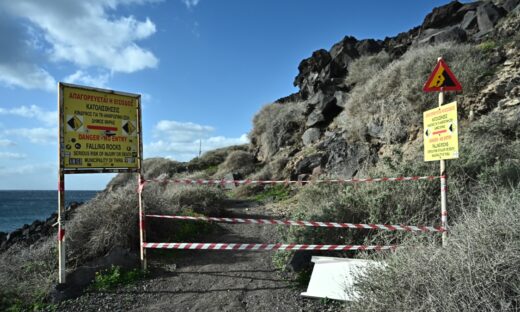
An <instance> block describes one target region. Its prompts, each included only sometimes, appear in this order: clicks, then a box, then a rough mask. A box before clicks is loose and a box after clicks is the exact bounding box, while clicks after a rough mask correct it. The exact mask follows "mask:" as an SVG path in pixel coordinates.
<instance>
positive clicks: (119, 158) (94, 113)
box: [58, 82, 143, 174]
mask: <svg viewBox="0 0 520 312" xmlns="http://www.w3.org/2000/svg"><path fill="white" fill-rule="evenodd" d="M58 106H59V108H58V111H59V138H60V141H59V164H60V170H63V172H64V173H67V174H69V173H119V172H140V171H141V164H142V154H143V153H142V151H143V146H142V131H141V129H142V127H141V122H142V121H141V95H139V94H133V93H126V92H120V91H114V90H107V89H99V88H92V87H85V86H79V85H73V84H67V83H62V82H60V83H59V84H58Z"/></svg>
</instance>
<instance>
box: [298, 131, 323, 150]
mask: <svg viewBox="0 0 520 312" xmlns="http://www.w3.org/2000/svg"><path fill="white" fill-rule="evenodd" d="M320 136H321V131H320V129H318V128H309V129H307V130H306V131H305V132H304V133H303V135H302V141H303V145H305V146H309V145H311V144H313V143H315V142H317V141H318V140H319V139H320Z"/></svg>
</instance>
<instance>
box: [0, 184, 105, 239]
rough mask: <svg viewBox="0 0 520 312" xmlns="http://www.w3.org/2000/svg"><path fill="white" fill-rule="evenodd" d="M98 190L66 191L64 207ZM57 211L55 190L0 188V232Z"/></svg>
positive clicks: (43, 218)
mask: <svg viewBox="0 0 520 312" xmlns="http://www.w3.org/2000/svg"><path fill="white" fill-rule="evenodd" d="M98 192H100V191H67V192H66V193H65V203H66V205H65V207H67V206H68V205H69V203H71V202H86V201H88V200H90V199H92V198H94V196H96V194H97V193H98ZM57 211H58V192H57V191H2V190H0V232H6V233H8V232H11V231H13V230H16V229H17V228H20V227H22V226H23V225H24V224H31V223H33V222H34V221H35V220H45V219H47V218H48V217H50V216H51V214H52V213H53V212H57Z"/></svg>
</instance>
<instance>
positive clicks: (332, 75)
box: [250, 0, 520, 178]
mask: <svg viewBox="0 0 520 312" xmlns="http://www.w3.org/2000/svg"><path fill="white" fill-rule="evenodd" d="M519 3H520V1H518V0H506V1H494V2H490V1H476V2H472V3H467V4H462V3H460V2H458V1H453V2H451V3H449V4H447V5H444V6H442V7H438V8H435V9H434V10H433V11H432V12H431V13H429V14H428V15H427V16H426V17H425V18H424V21H423V23H422V25H420V26H418V27H415V28H413V29H411V30H409V31H408V32H403V33H401V34H399V35H397V36H395V37H392V38H385V39H384V40H373V39H366V40H357V39H356V38H354V37H350V36H347V37H345V38H343V39H342V40H341V41H339V42H338V43H336V44H334V45H333V46H332V47H331V48H330V49H329V50H325V49H321V50H318V51H314V52H313V53H312V55H311V56H310V57H309V58H307V59H304V60H303V61H301V63H300V65H299V66H298V70H299V73H298V75H297V76H296V77H295V79H294V85H295V86H297V87H298V88H299V91H298V92H297V93H294V94H291V95H289V96H287V97H284V98H281V99H278V100H277V101H275V102H274V103H272V104H269V105H266V106H265V107H264V108H263V109H262V110H261V111H260V112H259V113H258V114H257V115H256V116H255V118H254V120H253V124H254V127H253V130H252V131H251V133H250V138H251V143H252V149H253V151H254V154H255V156H256V157H257V159H258V160H259V161H261V162H263V163H265V164H267V165H272V164H276V166H277V167H278V168H283V169H282V171H281V172H273V173H272V174H273V175H282V176H285V177H289V176H290V177H292V178H295V177H297V176H299V175H302V174H311V173H312V171H313V170H318V171H319V172H325V173H329V174H333V175H341V176H344V177H346V178H349V177H352V176H355V175H356V174H360V172H362V171H363V170H365V169H367V168H370V167H374V166H376V165H377V163H378V162H379V161H380V160H381V159H382V158H384V157H394V158H395V153H396V151H399V152H398V153H399V154H404V156H403V157H402V160H417V161H422V135H421V134H420V133H421V130H420V129H421V128H422V111H424V110H426V109H430V108H433V107H435V106H436V104H437V98H436V94H424V93H423V92H422V85H423V84H424V82H425V81H426V79H427V78H428V75H429V73H430V72H431V70H432V69H433V67H434V66H435V63H436V60H437V57H439V56H442V57H444V58H445V59H446V61H447V62H448V64H449V65H450V67H452V69H453V71H454V72H455V75H456V76H457V77H458V79H459V80H460V81H461V83H462V85H463V87H464V91H463V92H462V93H456V94H454V93H451V94H450V95H449V96H448V100H457V101H458V103H459V114H460V116H459V119H460V122H461V123H462V124H463V126H468V125H469V124H470V123H471V122H473V121H474V120H477V119H479V118H480V117H481V116H484V115H487V114H490V113H492V112H493V113H496V114H498V115H500V116H503V117H504V118H506V119H508V120H518V119H520V118H518V117H520V115H519V109H518V107H519V105H518V104H519V101H520V100H519V96H520V87H519V82H520V53H519V50H518V47H519V46H520V35H519V33H520V26H519V25H520V22H519V20H520V6H519ZM463 131H464V128H462V132H463ZM463 135H464V134H463ZM316 168H319V169H316Z"/></svg>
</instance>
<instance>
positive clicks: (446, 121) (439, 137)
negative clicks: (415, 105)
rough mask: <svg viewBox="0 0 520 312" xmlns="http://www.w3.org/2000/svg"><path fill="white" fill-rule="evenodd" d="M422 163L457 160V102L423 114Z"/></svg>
mask: <svg viewBox="0 0 520 312" xmlns="http://www.w3.org/2000/svg"><path fill="white" fill-rule="evenodd" d="M423 127H424V128H423V138H424V161H435V160H443V159H455V158H459V136H458V134H459V130H458V121H457V102H452V103H449V104H446V105H442V106H439V107H437V108H434V109H431V110H428V111H425V112H423Z"/></svg>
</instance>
